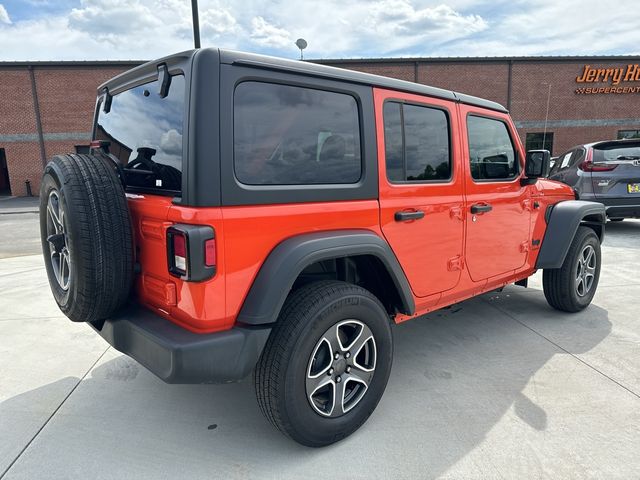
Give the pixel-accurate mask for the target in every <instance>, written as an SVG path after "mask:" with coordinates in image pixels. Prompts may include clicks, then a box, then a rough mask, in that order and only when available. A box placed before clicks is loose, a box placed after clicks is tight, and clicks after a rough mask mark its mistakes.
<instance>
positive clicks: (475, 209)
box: [471, 203, 493, 215]
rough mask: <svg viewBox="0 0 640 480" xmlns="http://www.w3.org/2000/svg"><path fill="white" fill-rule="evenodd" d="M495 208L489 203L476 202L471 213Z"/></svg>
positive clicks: (485, 211) (484, 211)
mask: <svg viewBox="0 0 640 480" xmlns="http://www.w3.org/2000/svg"><path fill="white" fill-rule="evenodd" d="M491 210H493V207H492V206H491V205H489V204H488V203H476V204H475V205H471V213H472V214H474V215H476V214H478V213H487V212H490V211H491Z"/></svg>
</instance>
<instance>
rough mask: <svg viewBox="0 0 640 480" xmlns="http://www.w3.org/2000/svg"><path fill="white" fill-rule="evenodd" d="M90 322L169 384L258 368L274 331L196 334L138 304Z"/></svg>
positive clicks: (228, 377)
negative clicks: (260, 358) (104, 318)
mask: <svg viewBox="0 0 640 480" xmlns="http://www.w3.org/2000/svg"><path fill="white" fill-rule="evenodd" d="M90 325H91V326H92V327H93V328H94V330H96V331H97V332H98V333H99V334H100V336H101V337H102V338H104V339H105V340H106V341H107V342H108V343H109V344H110V345H112V346H113V347H114V348H115V349H116V350H118V351H120V352H122V353H124V354H126V355H128V356H130V357H132V358H133V359H135V360H137V361H138V362H139V363H141V364H142V365H143V366H145V367H146V368H147V369H148V370H150V371H151V372H153V373H154V374H155V375H157V376H158V377H160V378H161V379H162V380H164V381H165V382H167V383H224V382H233V381H237V380H241V379H242V378H244V377H246V376H247V375H248V374H249V373H250V372H251V371H252V370H253V367H254V366H255V364H256V363H257V361H258V358H259V357H260V354H261V353H262V349H263V348H264V345H265V343H266V342H267V338H268V337H269V333H270V332H271V328H270V327H267V328H264V327H263V328H241V327H236V328H232V329H231V330H227V331H225V332H219V333H211V334H197V333H192V332H189V331H188V330H185V329H183V328H181V327H178V326H177V325H175V324H173V323H171V322H169V321H168V320H165V319H164V318H162V317H160V316H159V315H156V314H154V313H153V312H152V311H150V310H148V309H146V308H143V307H141V306H133V305H132V306H130V307H127V308H125V309H123V310H122V311H120V312H118V314H117V315H116V316H114V317H113V318H110V319H107V320H105V321H103V322H93V323H91V324H90Z"/></svg>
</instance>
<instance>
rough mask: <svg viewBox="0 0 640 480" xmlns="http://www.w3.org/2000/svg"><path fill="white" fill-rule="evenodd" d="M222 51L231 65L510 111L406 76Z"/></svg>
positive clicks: (486, 101)
mask: <svg viewBox="0 0 640 480" xmlns="http://www.w3.org/2000/svg"><path fill="white" fill-rule="evenodd" d="M219 51H220V61H221V62H222V63H228V64H231V65H233V64H239V65H250V66H253V67H258V68H265V69H269V70H285V71H290V72H296V73H302V74H306V75H312V76H316V77H325V78H331V79H334V80H342V81H346V82H352V83H359V84H364V85H371V86H374V87H383V88H389V89H392V90H400V91H403V92H409V93H416V94H418V95H428V96H430V97H436V98H442V99H445V100H451V101H454V102H460V103H464V104H467V105H474V106H477V107H482V108H488V109H490V110H495V111H498V112H505V113H506V112H507V109H506V108H504V107H503V106H502V105H500V104H499V103H496V102H492V101H491V100H485V99H483V98H478V97H474V96H472V95H466V94H464V93H457V92H453V91H451V90H444V89H442V88H436V87H430V86H427V85H421V84H419V83H413V82H407V81H404V80H397V79H395V78H389V77H382V76H380V75H372V74H370V73H363V72H356V71H354V70H347V69H344V68H336V67H330V66H328V65H320V64H317V63H311V62H304V61H300V60H288V59H285V58H277V57H269V56H266V55H258V54H254V53H246V52H237V51H234V50H226V49H220V50H219Z"/></svg>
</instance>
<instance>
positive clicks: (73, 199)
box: [40, 155, 134, 322]
mask: <svg viewBox="0 0 640 480" xmlns="http://www.w3.org/2000/svg"><path fill="white" fill-rule="evenodd" d="M40 237H41V241H42V253H43V255H44V260H45V266H46V269H47V276H48V277H49V285H50V286H51V291H52V292H53V297H54V298H55V300H56V302H57V304H58V306H59V307H60V310H62V312H63V313H64V314H65V315H66V316H67V317H69V318H70V319H71V320H73V321H74V322H92V321H96V320H103V319H105V318H107V317H108V316H110V315H111V314H113V313H114V312H115V311H116V310H118V309H119V308H120V307H122V305H123V304H124V303H125V302H126V301H127V298H128V297H129V293H130V290H131V284H132V282H133V262H134V257H133V235H132V228H131V218H130V216H129V209H128V207H127V199H126V197H125V194H124V189H123V187H122V183H121V182H120V179H119V178H118V175H117V174H116V171H115V166H114V164H113V163H112V162H111V161H110V160H109V159H108V158H106V157H104V156H97V155H57V156H55V157H53V158H52V159H51V161H50V162H49V163H48V164H47V166H46V168H45V170H44V176H43V178H42V185H41V187H40Z"/></svg>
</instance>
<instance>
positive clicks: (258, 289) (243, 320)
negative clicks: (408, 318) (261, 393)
mask: <svg viewBox="0 0 640 480" xmlns="http://www.w3.org/2000/svg"><path fill="white" fill-rule="evenodd" d="M357 255H373V256H375V257H376V258H378V259H379V260H380V261H381V262H382V264H383V265H384V267H385V268H386V269H387V272H388V273H389V276H390V277H391V279H392V280H393V283H394V286H395V288H396V290H397V292H398V296H399V298H400V301H401V304H402V305H401V309H400V310H401V311H402V313H406V314H409V315H411V314H413V313H414V312H415V303H414V301H413V295H412V293H411V288H410V286H409V282H408V281H407V277H406V276H405V274H404V271H403V270H402V267H401V266H400V263H399V262H398V259H397V258H396V256H395V254H394V253H393V251H392V250H391V247H390V246H389V244H388V243H387V242H386V241H385V240H384V239H382V238H380V236H378V235H376V234H375V233H373V232H371V231H369V230H334V231H329V232H315V233H308V234H302V235H298V236H295V237H291V238H288V239H287V240H284V241H282V242H281V243H279V244H278V245H277V246H276V247H275V248H274V249H273V250H272V251H271V253H270V254H269V255H268V257H267V259H266V260H265V261H264V263H263V264H262V267H261V268H260V271H259V272H258V275H257V276H256V278H255V280H254V282H253V285H252V286H251V288H250V290H249V292H248V294H247V296H246V298H245V300H244V303H243V305H242V308H241V310H240V314H239V315H238V318H237V322H238V323H240V324H247V325H263V324H268V323H273V322H275V321H276V320H277V318H278V315H279V313H280V309H281V308H282V305H283V304H284V301H285V300H286V298H287V295H288V294H289V291H290V290H291V287H292V286H293V283H294V282H295V280H296V278H298V275H299V274H300V273H301V272H302V271H303V270H304V268H305V267H307V266H309V265H311V264H313V263H316V262H318V261H321V260H329V259H332V258H340V257H348V256H357Z"/></svg>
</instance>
